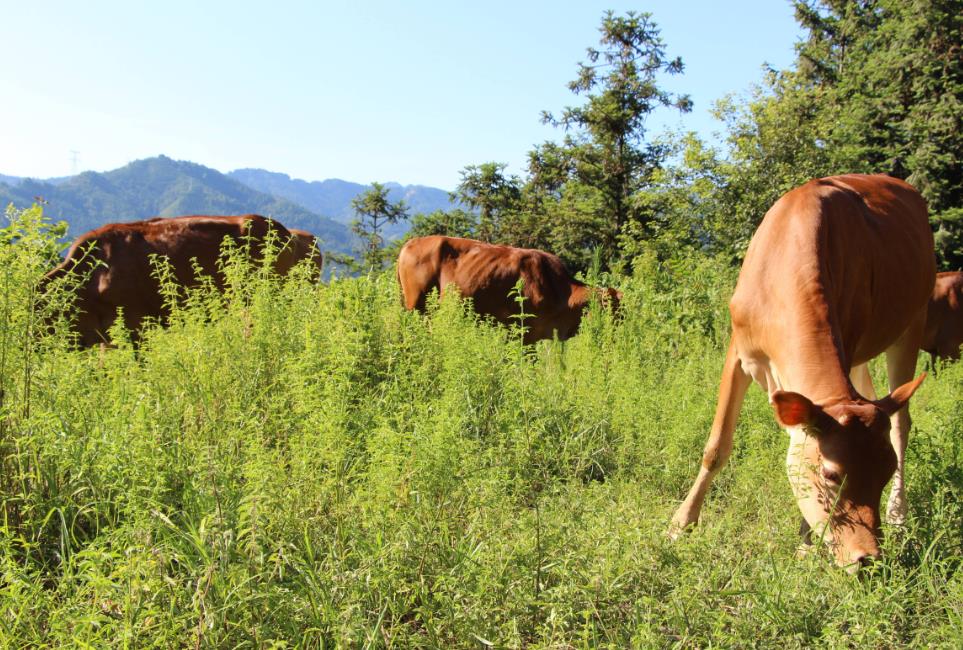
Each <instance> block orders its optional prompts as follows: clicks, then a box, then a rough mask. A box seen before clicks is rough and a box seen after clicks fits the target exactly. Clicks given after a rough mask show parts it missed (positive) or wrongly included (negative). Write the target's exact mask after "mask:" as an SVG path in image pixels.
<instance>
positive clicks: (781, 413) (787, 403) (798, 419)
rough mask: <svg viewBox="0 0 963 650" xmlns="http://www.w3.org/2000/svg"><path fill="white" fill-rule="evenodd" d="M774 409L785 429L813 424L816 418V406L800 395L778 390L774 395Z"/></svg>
mask: <svg viewBox="0 0 963 650" xmlns="http://www.w3.org/2000/svg"><path fill="white" fill-rule="evenodd" d="M772 408H773V410H775V411H776V419H777V420H779V424H781V425H782V426H784V427H796V426H799V425H805V424H812V423H813V421H814V420H815V418H816V410H817V407H816V405H815V404H813V403H812V402H811V401H809V398H808V397H805V396H803V395H800V394H799V393H793V392H789V391H782V390H777V391H776V392H775V393H773V394H772Z"/></svg>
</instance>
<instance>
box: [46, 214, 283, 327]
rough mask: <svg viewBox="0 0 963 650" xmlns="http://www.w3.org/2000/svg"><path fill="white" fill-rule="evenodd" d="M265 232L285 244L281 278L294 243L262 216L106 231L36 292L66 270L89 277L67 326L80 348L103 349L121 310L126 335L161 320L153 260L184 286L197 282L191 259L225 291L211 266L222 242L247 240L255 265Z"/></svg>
mask: <svg viewBox="0 0 963 650" xmlns="http://www.w3.org/2000/svg"><path fill="white" fill-rule="evenodd" d="M269 232H273V233H274V236H275V237H276V238H277V241H278V243H279V244H284V248H283V249H282V250H281V251H280V252H279V253H278V255H277V258H276V259H275V260H274V270H275V271H276V272H277V273H279V274H282V275H283V274H285V273H287V272H288V271H290V269H291V267H293V266H294V264H295V263H297V261H298V253H297V252H296V250H295V249H296V246H293V245H289V244H288V242H289V241H291V240H292V236H291V233H290V232H289V231H288V230H287V228H285V227H284V226H282V225H281V224H280V223H278V222H277V221H274V220H272V219H267V218H265V217H262V216H260V215H256V214H246V215H240V216H232V217H222V216H207V215H193V216H185V217H174V218H170V219H165V218H159V217H158V218H155V219H148V220H146V221H132V222H129V223H112V224H107V225H105V226H102V227H100V228H97V229H96V230H91V231H90V232H87V233H84V234H83V235H81V236H80V237H78V238H77V239H76V240H75V241H74V243H73V245H71V247H70V250H69V251H68V252H67V256H66V259H64V261H63V262H62V263H61V264H60V265H59V266H57V268H55V269H54V270H52V271H50V272H49V273H48V274H47V275H46V276H45V277H44V280H43V283H42V286H44V285H46V284H47V283H49V282H50V281H51V280H53V279H55V278H58V277H61V276H64V275H66V274H68V273H70V272H72V271H73V272H79V273H90V276H89V279H88V280H87V281H86V282H84V283H83V284H82V285H81V286H80V287H79V288H78V296H77V311H78V313H77V316H76V318H75V320H74V323H73V326H74V329H75V331H76V332H77V333H78V334H79V335H80V342H81V344H82V345H85V346H90V345H95V344H97V343H103V342H106V340H107V330H108V329H109V328H110V326H111V325H112V324H113V322H114V320H115V319H116V317H117V310H118V308H123V311H124V323H125V325H126V326H127V327H128V328H129V329H131V330H132V331H136V330H137V329H138V328H140V326H141V324H142V322H143V320H144V318H147V317H154V318H163V317H164V316H166V311H165V309H164V301H163V298H162V296H161V294H160V285H159V283H158V281H157V279H156V278H155V277H154V266H153V265H152V263H151V260H150V256H151V255H152V254H156V255H162V256H165V257H167V258H168V259H169V260H170V263H171V266H172V269H173V273H174V277H175V278H176V280H177V281H178V282H179V283H180V284H182V285H184V286H190V285H193V284H195V283H196V281H197V278H196V277H195V274H194V269H193V264H192V260H196V261H197V264H198V265H199V266H200V268H201V269H202V270H203V271H204V272H205V273H207V274H210V275H211V276H212V277H213V278H214V282H215V284H216V285H217V286H218V288H223V283H224V278H223V275H222V274H221V273H220V272H219V271H218V268H217V264H216V262H217V259H218V257H219V255H220V252H221V244H222V243H223V242H224V239H225V238H230V239H232V240H233V241H235V242H238V243H241V242H243V241H245V240H246V239H247V238H248V237H249V238H250V241H251V243H252V246H251V252H252V256H253V257H254V258H255V259H258V258H260V256H261V249H262V247H263V244H264V242H265V239H266V238H267V237H268V233H269Z"/></svg>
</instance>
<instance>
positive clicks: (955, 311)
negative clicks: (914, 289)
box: [923, 271, 963, 360]
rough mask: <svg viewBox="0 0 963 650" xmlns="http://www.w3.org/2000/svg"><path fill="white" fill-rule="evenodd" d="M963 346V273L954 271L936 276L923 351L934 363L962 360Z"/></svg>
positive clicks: (927, 316)
mask: <svg viewBox="0 0 963 650" xmlns="http://www.w3.org/2000/svg"><path fill="white" fill-rule="evenodd" d="M961 346H963V273H961V272H960V271H951V272H949V273H938V274H937V275H936V286H934V287H933V296H932V297H931V298H930V307H929V311H928V312H927V314H926V330H925V333H924V334H923V349H924V350H925V351H927V352H929V353H930V354H931V355H932V356H933V358H934V360H935V359H936V357H939V358H940V359H953V360H955V359H959V358H960V347H961Z"/></svg>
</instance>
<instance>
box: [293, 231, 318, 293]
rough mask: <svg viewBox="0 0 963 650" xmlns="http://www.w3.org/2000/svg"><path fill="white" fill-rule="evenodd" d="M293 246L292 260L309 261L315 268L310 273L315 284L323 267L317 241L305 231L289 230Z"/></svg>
mask: <svg viewBox="0 0 963 650" xmlns="http://www.w3.org/2000/svg"><path fill="white" fill-rule="evenodd" d="M290 231H291V235H292V236H293V237H294V239H293V240H292V242H293V244H294V258H295V261H296V262H300V261H301V260H311V262H312V263H313V264H314V266H315V268H314V269H312V271H311V280H312V281H314V282H317V281H318V280H319V279H320V278H321V271H322V269H323V266H324V256H323V255H322V254H321V250H320V249H319V248H318V239H317V237H315V236H314V235H312V234H311V233H309V232H308V231H306V230H299V229H297V228H291V229H290Z"/></svg>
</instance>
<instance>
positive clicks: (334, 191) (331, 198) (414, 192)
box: [227, 169, 454, 238]
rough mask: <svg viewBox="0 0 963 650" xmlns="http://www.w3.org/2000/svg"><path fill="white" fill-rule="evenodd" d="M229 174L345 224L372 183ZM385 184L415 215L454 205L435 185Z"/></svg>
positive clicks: (400, 230)
mask: <svg viewBox="0 0 963 650" xmlns="http://www.w3.org/2000/svg"><path fill="white" fill-rule="evenodd" d="M227 175H228V176H229V177H231V178H233V179H236V180H238V181H240V182H242V183H244V184H245V185H247V186H248V187H251V188H253V189H255V190H258V191H260V192H265V193H267V194H271V195H273V196H278V197H282V198H285V199H287V200H289V201H292V202H294V203H297V204H298V205H300V206H302V207H304V208H306V209H308V210H310V211H312V212H316V213H318V214H323V215H324V216H326V217H330V218H331V219H334V220H335V221H338V222H340V223H343V224H345V225H348V224H350V223H351V221H352V220H353V219H354V218H355V213H354V210H353V209H352V208H351V200H352V199H353V198H355V197H356V196H358V195H359V194H361V193H362V192H364V191H365V190H368V189H369V188H370V186H369V185H361V184H360V183H351V182H348V181H342V180H339V179H335V178H333V179H328V180H324V181H311V182H308V181H303V180H301V179H299V178H291V177H290V176H288V175H287V174H280V173H277V172H269V171H267V170H264V169H236V170H234V171H232V172H229V173H228V174H227ZM385 187H387V188H388V197H389V198H390V199H391V200H392V201H398V200H402V199H403V200H404V201H405V203H406V204H407V205H408V208H409V214H410V215H412V216H414V215H416V214H418V213H423V212H434V211H435V210H449V209H451V208H452V207H454V204H453V203H452V202H451V200H450V198H449V196H448V192H446V191H444V190H440V189H437V188H434V187H426V186H424V185H399V184H398V183H385ZM407 230H408V224H406V223H402V224H397V225H396V226H394V227H390V228H388V229H387V232H386V233H385V234H386V235H387V236H388V237H389V238H392V237H398V236H400V235H402V234H404V233H405V232H406V231H407Z"/></svg>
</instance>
